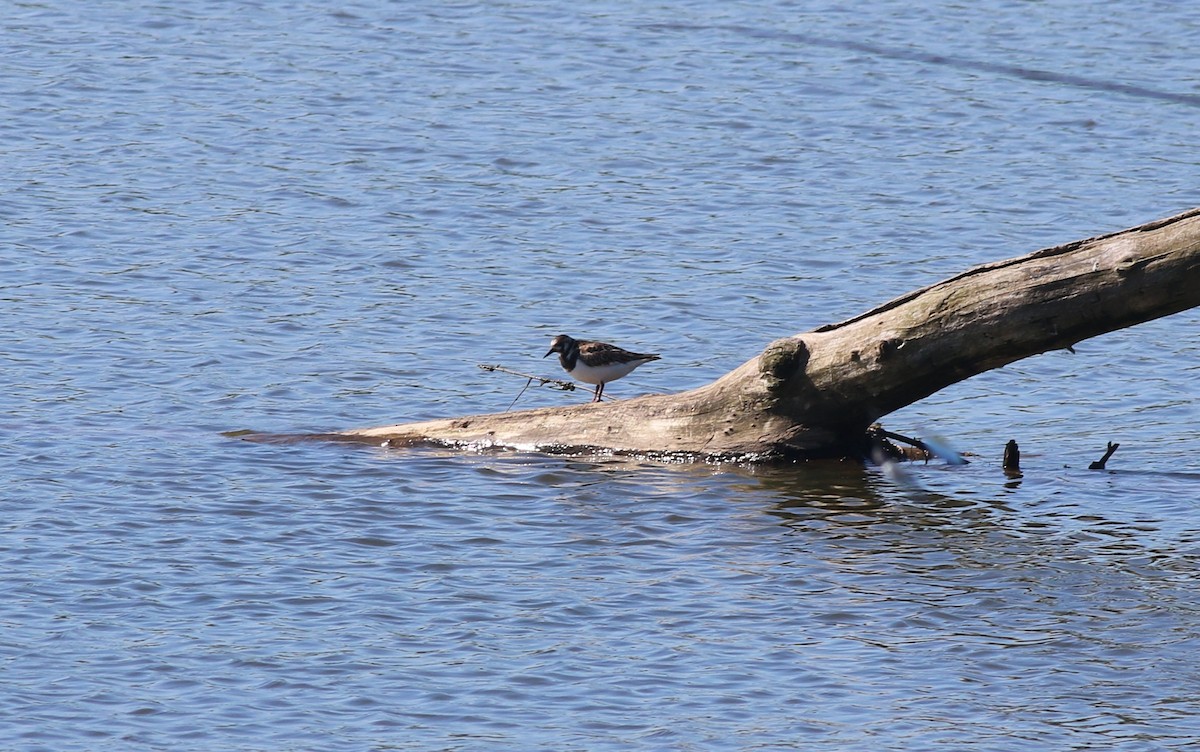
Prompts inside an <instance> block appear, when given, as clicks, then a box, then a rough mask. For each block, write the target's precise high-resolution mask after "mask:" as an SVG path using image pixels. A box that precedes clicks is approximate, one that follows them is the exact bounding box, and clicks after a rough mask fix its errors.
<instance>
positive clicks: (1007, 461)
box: [1004, 439, 1021, 475]
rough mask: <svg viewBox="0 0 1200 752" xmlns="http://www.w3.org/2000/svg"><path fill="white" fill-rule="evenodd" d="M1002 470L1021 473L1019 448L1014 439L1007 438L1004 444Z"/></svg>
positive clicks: (1012, 473)
mask: <svg viewBox="0 0 1200 752" xmlns="http://www.w3.org/2000/svg"><path fill="white" fill-rule="evenodd" d="M1004 472H1006V473H1008V474H1009V475H1020V474H1021V449H1020V447H1018V446H1017V442H1016V439H1009V440H1008V443H1007V444H1005V445H1004Z"/></svg>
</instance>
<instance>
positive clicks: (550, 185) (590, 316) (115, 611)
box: [0, 0, 1200, 752]
mask: <svg viewBox="0 0 1200 752" xmlns="http://www.w3.org/2000/svg"><path fill="white" fill-rule="evenodd" d="M0 25H3V27H4V34H3V41H2V42H0V51H2V53H3V59H4V64H3V65H0V95H2V99H0V102H3V106H4V111H5V112H4V117H3V118H2V119H0V153H3V156H4V165H5V169H4V170H3V171H0V189H2V191H0V220H2V225H0V323H2V324H3V326H0V364H2V368H3V376H4V384H5V388H4V389H3V390H0V479H2V480H3V491H2V496H0V498H3V503H4V507H3V509H4V515H3V521H2V522H0V567H2V570H0V571H3V573H4V577H3V578H2V580H0V588H2V589H3V598H0V710H2V713H3V718H4V720H3V722H2V723H0V747H3V748H5V749H45V750H99V749H105V750H107V749H112V750H117V749H119V750H143V749H144V750H151V749H154V750H157V749H171V750H211V749H238V750H271V751H277V750H307V749H375V750H387V749H404V750H482V749H489V750H490V749H522V748H524V749H546V750H610V749H611V750H624V749H656V748H662V749H697V750H699V749H715V748H741V749H829V750H870V751H871V752H877V751H878V750H918V749H919V750H963V749H971V750H1025V749H1118V748H1119V749H1123V750H1124V749H1130V750H1160V749H1182V748H1185V747H1186V746H1187V745H1189V744H1190V743H1192V742H1193V740H1194V739H1196V738H1197V737H1200V720H1197V719H1200V671H1198V670H1197V669H1196V668H1195V665H1194V664H1195V655H1196V653H1197V649H1198V648H1200V605H1197V604H1198V603H1200V600H1198V598H1197V591H1198V587H1197V584H1198V580H1197V575H1196V571H1197V568H1198V566H1200V466H1198V465H1197V462H1196V457H1197V456H1200V436H1198V435H1197V433H1196V425H1197V419H1198V418H1200V414H1198V411H1197V408H1196V402H1195V385H1196V380H1197V375H1198V373H1200V344H1198V340H1197V336H1196V333H1197V322H1198V321H1200V319H1198V317H1197V314H1196V313H1195V312H1188V313H1184V314H1180V315H1177V316H1173V317H1170V318H1167V319H1162V320H1159V321H1156V322H1151V323H1149V324H1145V325H1142V326H1138V327H1135V328H1132V329H1129V330H1125V331H1123V332H1116V333H1113V334H1109V335H1105V336H1103V337H1100V338H1097V339H1094V340H1090V341H1087V342H1083V343H1081V344H1080V345H1079V346H1078V347H1077V348H1076V350H1077V352H1076V353H1075V354H1073V355H1072V354H1069V353H1051V354H1047V355H1043V356H1040V357H1037V358H1033V359H1030V360H1027V361H1022V362H1018V363H1016V364H1013V365H1011V366H1009V367H1007V368H1005V369H1002V370H1000V371H996V372H993V373H989V374H985V375H983V376H981V377H978V378H976V379H972V380H971V381H969V382H966V383H963V384H960V385H957V386H955V387H953V388H951V389H948V390H946V391H944V392H942V393H940V394H938V395H935V396H934V397H932V398H930V399H928V400H926V401H924V402H922V403H920V404H918V405H914V406H912V407H909V408H906V409H905V410H903V411H901V412H900V413H897V414H895V415H892V416H888V418H887V419H886V423H887V425H888V427H889V428H892V429H894V430H898V431H901V432H904V433H912V434H918V435H929V434H940V435H942V436H944V437H945V438H947V439H948V440H949V441H951V442H952V443H954V444H956V445H958V446H959V448H961V449H964V450H967V451H970V452H973V453H974V456H973V458H972V459H973V460H974V461H973V462H972V463H971V464H969V465H966V466H961V467H951V466H946V465H943V464H941V463H931V464H929V465H914V466H911V467H908V468H906V469H905V470H904V471H903V472H901V473H885V472H882V471H880V470H878V469H876V468H873V467H866V468H864V467H861V466H858V465H856V464H853V463H833V464H815V465H805V466H798V467H750V466H726V465H687V464H682V465H680V464H667V463H654V462H644V461H635V460H629V459H619V458H611V457H562V456H557V457H556V456H537V455H525V454H515V453H496V454H472V453H455V452H439V451H405V452H401V451H396V450H389V449H384V448H372V447H350V446H344V445H330V444H323V443H299V444H252V443H246V442H242V441H237V440H233V439H230V438H227V437H225V436H223V435H222V432H225V431H230V430H234V429H243V428H252V429H257V430H263V431H276V432H303V431H327V430H336V429H341V428H349V427H355V426H369V425H382V424H387V423H391V422H395V421H398V420H406V419H420V418H429V417H438V416H447V415H458V414H469V413H475V412H490V411H496V410H502V409H504V408H505V407H506V406H507V405H508V404H509V403H510V402H511V401H512V400H513V398H514V397H515V396H516V394H517V392H518V391H519V389H520V386H521V385H522V383H523V382H521V381H520V380H514V379H511V378H509V377H504V376H501V375H497V374H487V373H484V372H483V371H480V370H479V369H477V368H476V365H477V364H479V363H501V364H505V365H507V366H509V367H513V368H518V369H522V370H532V371H534V372H538V373H545V374H547V375H552V376H554V375H557V374H555V373H554V370H555V367H554V366H553V364H550V362H549V361H542V360H540V356H541V355H542V353H543V352H545V348H546V346H547V343H548V341H549V338H550V337H551V336H552V335H554V334H557V333H559V332H560V331H566V332H570V333H572V334H577V335H579V336H594V337H600V338H603V339H608V340H611V341H615V342H619V343H621V344H624V345H627V346H630V347H632V348H634V349H647V350H652V351H658V352H662V353H663V360H662V361H661V362H659V363H655V364H652V365H651V366H648V367H645V368H643V369H641V370H639V371H638V372H637V373H636V374H635V375H633V376H630V377H629V378H627V379H624V380H622V381H620V382H618V383H616V384H614V385H612V386H611V387H610V388H609V392H611V393H612V394H613V395H614V396H617V397H622V396H630V395H633V394H639V393H644V392H649V391H671V390H677V389H684V388H688V387H693V386H697V385H700V384H703V383H705V382H707V381H709V380H711V379H712V378H715V377H716V376H719V375H720V374H722V373H724V372H725V371H727V370H729V369H731V368H733V367H735V366H737V365H739V364H740V363H742V362H743V361H745V360H746V359H748V358H750V357H752V356H753V355H755V354H756V353H757V352H758V351H759V350H760V349H761V348H762V346H763V345H764V344H765V343H766V342H769V341H770V340H772V339H775V338H777V337H779V336H783V335H787V334H791V333H795V332H798V331H803V330H807V329H811V328H815V327H817V326H820V325H822V324H826V323H830V322H833V321H837V320H840V319H842V318H845V317H848V316H852V315H854V314H857V313H859V312H861V311H863V310H865V309H866V308H868V307H871V306H874V305H876V304H878V303H881V302H883V301H885V300H887V299H888V298H890V297H893V296H895V295H898V294H900V293H903V292H905V291H907V290H909V289H912V288H914V287H917V286H920V285H924V284H928V283H930V282H933V281H936V280H938V279H940V278H942V277H945V276H949V275H951V274H954V273H957V272H959V271H961V270H962V269H964V268H967V267H969V266H971V265H974V264H978V263H982V262H985V261H991V260H996V259H1000V258H1006V257H1010V256H1016V255H1020V254H1023V253H1026V252H1028V251H1032V250H1035V249H1037V248H1040V247H1045V246H1049V245H1054V244H1057V243H1060V242H1065V241H1070V240H1074V239H1077V238H1081V237H1086V236H1089V235H1095V234H1099V233H1102V232H1109V231H1114V230H1118V229H1121V228H1123V227H1127V226H1131V225H1135V224H1139V223H1142V222H1145V221H1149V220H1152V219H1155V218H1158V217H1163V216H1168V215H1170V214H1174V213H1176V212H1178V211H1182V210H1184V209H1187V208H1190V207H1192V206H1195V205H1198V204H1200V191H1198V190H1197V175H1198V174H1200V170H1198V162H1200V154H1198V150H1197V147H1196V129H1195V124H1196V122H1197V118H1198V116H1200V64H1197V57H1196V54H1195V49H1196V43H1197V41H1198V39H1200V16H1198V15H1197V14H1196V13H1195V12H1194V11H1193V10H1191V9H1190V7H1189V6H1188V5H1187V4H1169V3H1158V2H1151V1H1150V0H1145V1H1140V2H1129V3H1121V4H1111V3H1081V2H1039V3H1029V2H1022V3H1016V2H1004V1H1002V0H987V1H986V2H983V3H973V4H961V3H941V2H934V3H932V4H930V3H926V4H924V5H920V7H917V6H914V5H913V4H912V3H898V2H887V1H884V2H876V3H867V4H860V5H846V4H843V3H820V2H813V3H786V2H775V3H728V2H719V3H718V2H712V3H706V2H694V3H670V2H664V3H657V4H643V3H634V4H630V3H607V2H572V3H530V4H526V3H481V4H472V3H462V4H446V3H422V2H406V3H384V2H365V1H364V2H357V3H355V2H350V3H342V4H337V5H329V4H316V3H294V4H268V3H261V4H259V3H213V2H204V1H203V0H183V1H182V2H174V3H170V4H162V5H154V4H146V3H120V2H115V3H103V4H80V3H67V2H61V1H55V0H50V1H49V2H41V3H20V4H16V5H14V6H12V7H10V8H9V9H7V11H6V12H5V13H4V17H3V18H2V19H0ZM576 399H579V395H578V394H574V395H564V394H561V393H558V392H554V391H551V390H547V389H540V390H539V389H534V390H530V391H529V392H527V393H526V394H525V395H523V396H522V399H521V402H520V404H521V405H523V406H529V407H532V406H535V405H546V404H563V403H564V402H569V401H573V400H576ZM1013 438H1015V439H1017V440H1018V441H1019V442H1020V443H1021V446H1022V449H1023V452H1024V459H1023V466H1024V470H1025V474H1024V476H1023V477H1021V478H1008V477H1006V476H1005V475H1003V474H1002V473H1001V472H1000V470H999V468H998V464H999V459H998V457H999V454H1000V451H1001V449H1002V447H1003V446H1004V443H1005V442H1006V441H1007V440H1008V439H1013ZM1109 441H1119V442H1120V443H1121V448H1120V449H1119V450H1118V451H1117V453H1116V455H1115V456H1114V457H1113V459H1112V460H1110V462H1109V469H1108V470H1107V471H1102V472H1101V471H1089V470H1087V465H1088V463H1089V462H1091V461H1092V460H1094V459H1096V458H1098V456H1099V455H1100V454H1101V453H1102V452H1103V450H1104V447H1105V444H1106V443H1107V442H1109Z"/></svg>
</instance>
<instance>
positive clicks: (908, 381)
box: [328, 208, 1200, 458]
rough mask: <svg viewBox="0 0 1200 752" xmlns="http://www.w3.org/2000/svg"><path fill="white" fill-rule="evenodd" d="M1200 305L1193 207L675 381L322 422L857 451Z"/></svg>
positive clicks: (1004, 264)
mask: <svg viewBox="0 0 1200 752" xmlns="http://www.w3.org/2000/svg"><path fill="white" fill-rule="evenodd" d="M1198 305H1200V208H1196V209H1192V210H1190V211H1187V212H1185V213H1183V214H1180V215H1177V216H1174V217H1170V218H1167V219H1161V220H1158V221H1155V222H1150V223H1148V224H1144V225H1142V226H1140V227H1134V228H1132V229H1129V230H1124V231H1122V232H1117V233H1113V234H1110V235H1103V236H1100V237H1095V238H1090V239H1087V240H1080V241H1076V242H1073V243H1068V244H1066V245H1061V246H1057V247H1054V248H1047V249H1044V250H1040V251H1036V252H1034V253H1031V254H1029V255H1027V256H1022V257H1020V258H1015V259H1010V260H1007V261H998V262H996V263H991V264H985V265H983V266H978V267H975V268H973V269H969V270H967V271H965V272H963V273H962V274H959V275H957V276H955V277H951V278H950V279H946V280H944V281H942V282H938V283H936V284H933V285H930V286H929V287H925V288H922V289H920V290H916V291H913V292H910V293H908V294H907V295H903V296H901V297H899V298H896V299H895V300H892V301H891V302H889V303H885V304H884V305H881V306H879V307H878V308H875V309H874V310H871V311H867V312H866V313H863V314H862V315H859V316H856V317H854V318H852V319H849V320H847V321H843V322H841V323H837V324H830V325H828V326H822V327H820V328H819V329H814V330H812V331H809V332H803V333H801V334H796V335H794V336H791V337H784V338H783V339H779V340H776V341H774V342H772V343H770V344H769V345H767V347H766V349H764V350H763V351H762V353H760V354H759V355H758V356H757V357H755V358H753V359H752V360H750V361H748V362H746V363H744V364H742V365H741V366H739V367H738V368H736V369H734V370H733V371H731V372H729V373H727V374H725V375H724V376H722V377H721V378H719V379H717V380H716V381H714V382H712V383H710V384H707V385H704V386H701V387H699V388H696V389H692V390H690V391H686V392H681V393H678V394H656V395H648V396H644V397H636V398H632V399H625V400H620V401H616V402H602V403H597V404H576V405H571V406H566V407H547V408H540V409H535V410H524V411H517V412H505V413H496V414H488V415H474V416H468V417H460V418H448V419H444V420H431V421H425V422H420V423H407V424H401V425H392V426H382V427H377V428H363V429H356V430H351V431H345V432H341V433H338V434H334V435H333V436H328V438H338V439H342V440H350V441H369V442H373V443H378V442H383V441H387V442H389V443H391V444H400V445H407V444H419V443H427V442H433V443H439V444H446V445H451V446H454V445H458V446H473V447H481V446H506V447H515V448H522V449H533V450H540V451H562V450H572V451H574V450H582V451H588V450H597V451H613V452H619V453H632V454H672V453H680V454H685V455H698V456H704V455H716V456H738V457H751V458H753V457H760V458H777V457H801V458H804V457H829V456H850V455H861V454H862V453H863V451H864V441H865V438H864V437H865V435H866V431H867V428H868V427H869V426H870V425H871V424H872V423H874V422H875V421H876V420H878V419H879V418H880V417H882V416H884V415H887V414H888V413H890V412H893V411H895V410H898V409H900V408H902V407H904V406H906V405H909V404H911V403H913V402H916V401H917V400H920V399H922V398H924V397H927V396H929V395H930V394H933V393H934V392H936V391H938V390H939V389H942V388H944V387H946V386H949V385H950V384H954V383H956V382H958V381H962V380H963V379H966V378H969V377H971V376H974V375H976V374H979V373H982V372H984V371H987V370H990V369H993V368H999V367H1000V366H1003V365H1005V364H1008V363H1011V362H1013V361H1015V360H1019V359H1021V358H1026V357H1029V356H1031V355H1037V354H1039V353H1044V352H1047V351H1050V350H1056V349H1066V348H1070V347H1071V346H1072V345H1074V344H1075V343H1077V342H1079V341H1080V340H1083V339H1087V338H1088V337H1094V336H1096V335H1098V334H1103V333H1105V332H1109V331H1113V330H1116V329H1121V328H1123V327H1127V326H1132V325H1134V324H1139V323H1142V322H1144V321H1149V320H1151V319H1155V318H1158V317H1161V316H1167V315H1169V314H1172V313H1177V312H1179V311H1183V310H1186V309H1189V308H1192V307H1195V306H1198Z"/></svg>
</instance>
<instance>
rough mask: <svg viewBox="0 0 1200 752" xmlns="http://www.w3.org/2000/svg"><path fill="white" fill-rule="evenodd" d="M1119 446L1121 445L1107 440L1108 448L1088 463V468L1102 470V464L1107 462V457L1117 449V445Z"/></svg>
mask: <svg viewBox="0 0 1200 752" xmlns="http://www.w3.org/2000/svg"><path fill="white" fill-rule="evenodd" d="M1119 446H1121V445H1120V444H1114V443H1112V442H1111V441H1110V442H1108V449H1107V450H1105V452H1104V456H1103V457H1101V458H1100V459H1098V460H1096V461H1095V462H1093V463H1092V464H1090V465H1088V470H1103V469H1104V465H1105V464H1107V463H1108V458H1109V457H1111V456H1113V452H1115V451H1117V447H1119Z"/></svg>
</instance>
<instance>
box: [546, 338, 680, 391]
mask: <svg viewBox="0 0 1200 752" xmlns="http://www.w3.org/2000/svg"><path fill="white" fill-rule="evenodd" d="M551 353H558V362H559V363H561V364H562V367H563V370H564V371H566V372H567V373H568V374H570V376H571V378H573V379H575V380H576V381H582V382H584V383H587V384H595V385H596V396H595V397H594V398H593V399H592V402H599V401H600V395H602V394H604V385H605V384H607V383H608V382H610V381H616V380H617V379H619V378H621V377H622V376H628V375H629V374H630V373H632V372H633V369H635V368H637V367H638V366H640V365H642V364H643V363H649V362H650V361H652V360H660V358H659V356H658V354H657V353H635V352H629V351H628V350H624V349H622V348H620V347H617V346H616V345H610V344H608V343H607V342H594V341H592V340H587V339H572V338H571V337H568V336H567V335H565V334H560V335H558V336H557V337H555V338H554V339H553V340H551V341H550V350H549V352H547V353H546V354H545V355H543V356H542V357H543V358H548V357H550V355H551Z"/></svg>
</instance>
